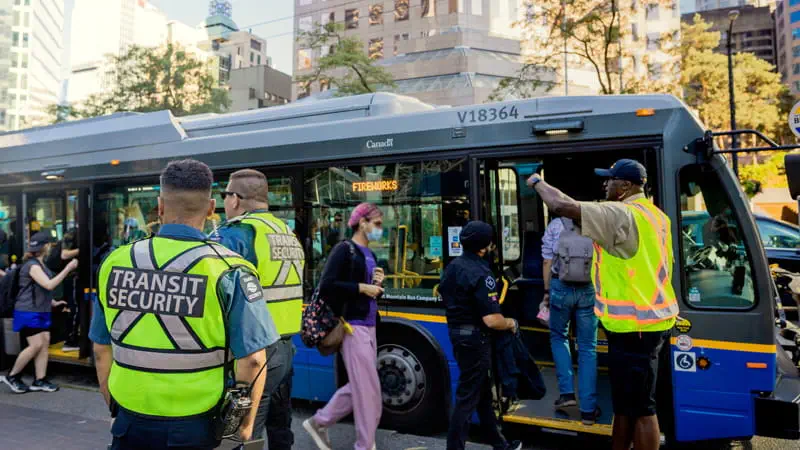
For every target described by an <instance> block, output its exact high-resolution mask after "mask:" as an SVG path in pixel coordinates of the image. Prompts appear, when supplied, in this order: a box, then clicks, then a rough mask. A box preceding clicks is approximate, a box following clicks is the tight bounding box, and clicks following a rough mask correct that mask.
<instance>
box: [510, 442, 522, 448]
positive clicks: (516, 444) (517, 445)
mask: <svg viewBox="0 0 800 450" xmlns="http://www.w3.org/2000/svg"><path fill="white" fill-rule="evenodd" d="M506 449H508V450H522V442H520V441H511V442H509V443H508V446H507V447H506Z"/></svg>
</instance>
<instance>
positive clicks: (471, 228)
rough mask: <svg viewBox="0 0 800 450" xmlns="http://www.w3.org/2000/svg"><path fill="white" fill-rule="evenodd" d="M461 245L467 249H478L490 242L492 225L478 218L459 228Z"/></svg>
mask: <svg viewBox="0 0 800 450" xmlns="http://www.w3.org/2000/svg"><path fill="white" fill-rule="evenodd" d="M459 240H460V241H461V245H463V246H464V248H465V249H467V250H469V251H478V250H480V249H482V248H486V247H488V246H489V244H491V243H492V226H491V225H489V224H488V223H486V222H481V221H480V220H473V221H472V222H469V223H467V224H466V225H465V226H464V228H462V229H461V233H460V235H459Z"/></svg>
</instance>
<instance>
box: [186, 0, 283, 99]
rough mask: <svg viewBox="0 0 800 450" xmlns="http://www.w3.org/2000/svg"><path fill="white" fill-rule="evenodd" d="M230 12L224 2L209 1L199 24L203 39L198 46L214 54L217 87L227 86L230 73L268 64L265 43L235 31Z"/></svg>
mask: <svg viewBox="0 0 800 450" xmlns="http://www.w3.org/2000/svg"><path fill="white" fill-rule="evenodd" d="M232 14H233V10H232V7H231V2H230V1H228V0H211V2H210V3H209V16H208V18H206V20H205V21H203V23H202V24H200V27H199V28H200V29H201V30H204V31H205V39H204V41H202V42H201V43H199V44H198V47H200V48H201V49H203V50H205V51H207V52H209V53H213V54H214V55H216V58H217V61H216V62H215V63H214V64H213V65H214V66H215V67H216V68H217V70H218V77H219V83H220V84H223V85H224V84H227V82H228V80H229V79H230V73H231V70H234V69H246V68H248V67H254V66H261V65H271V61H270V60H269V58H268V57H267V41H266V40H264V39H262V38H260V37H258V36H256V35H255V34H253V33H250V32H249V31H242V30H239V27H238V26H237V25H236V23H235V22H234V21H233V19H232Z"/></svg>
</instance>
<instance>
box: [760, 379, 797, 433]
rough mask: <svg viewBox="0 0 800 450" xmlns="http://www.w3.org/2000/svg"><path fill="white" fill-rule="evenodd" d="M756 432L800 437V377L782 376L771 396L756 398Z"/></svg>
mask: <svg viewBox="0 0 800 450" xmlns="http://www.w3.org/2000/svg"><path fill="white" fill-rule="evenodd" d="M754 412H755V416H756V417H755V419H756V434H757V435H759V436H767V437H774V438H780V439H800V378H790V377H785V376H784V377H780V378H778V383H777V385H776V386H775V391H774V392H773V393H772V395H770V396H769V397H756V398H755V408H754Z"/></svg>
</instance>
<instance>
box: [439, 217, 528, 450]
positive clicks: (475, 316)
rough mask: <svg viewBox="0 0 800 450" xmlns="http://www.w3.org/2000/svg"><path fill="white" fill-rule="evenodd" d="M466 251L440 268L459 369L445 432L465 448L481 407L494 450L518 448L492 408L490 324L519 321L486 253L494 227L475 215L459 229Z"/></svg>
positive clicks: (452, 446) (507, 327) (512, 326)
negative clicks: (506, 308)
mask: <svg viewBox="0 0 800 450" xmlns="http://www.w3.org/2000/svg"><path fill="white" fill-rule="evenodd" d="M460 238H461V245H462V247H463V249H464V253H463V254H462V255H461V256H459V257H458V258H456V259H454V260H453V261H452V262H450V264H449V265H448V266H447V268H446V269H445V270H444V273H443V274H442V281H441V283H440V284H439V293H440V294H441V296H442V299H443V300H444V304H445V307H446V308H447V310H446V315H447V327H448V329H449V332H450V342H452V344H453V354H454V355H455V358H456V362H457V363H458V368H459V370H460V371H461V374H460V375H459V377H458V388H457V389H456V403H455V406H454V408H453V415H452V417H451V419H450V429H449V430H448V433H447V450H462V449H463V448H464V443H465V441H466V439H467V432H468V431H469V420H470V418H471V417H472V413H474V412H475V411H476V409H477V412H478V418H479V419H480V424H481V428H482V429H483V431H484V433H485V434H486V437H487V438H488V439H489V443H490V444H491V445H492V447H493V448H494V449H495V450H512V449H513V450H518V449H521V448H522V444H521V443H520V442H519V441H514V442H511V443H509V442H508V441H506V439H505V437H503V434H502V433H501V432H500V427H499V424H498V423H497V417H495V415H494V409H493V408H492V384H491V380H490V377H489V370H490V369H491V367H492V344H491V336H490V330H496V331H511V332H513V333H517V332H518V331H519V325H518V324H517V321H516V320H514V319H509V318H505V317H503V314H502V313H501V312H500V303H499V294H498V287H497V281H496V280H495V278H494V276H493V274H492V271H491V270H490V269H489V262H488V261H486V260H485V256H486V255H487V253H489V251H490V250H491V247H492V227H491V225H489V224H487V223H484V222H481V221H477V220H476V221H472V222H469V223H467V225H466V226H465V227H464V228H463V229H462V230H461V235H460Z"/></svg>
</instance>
